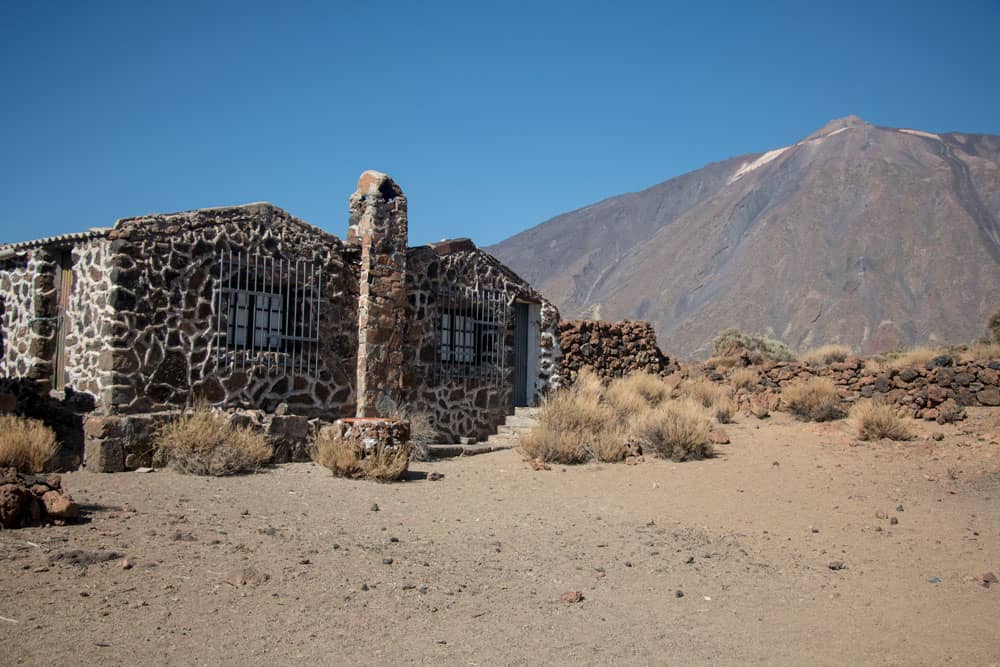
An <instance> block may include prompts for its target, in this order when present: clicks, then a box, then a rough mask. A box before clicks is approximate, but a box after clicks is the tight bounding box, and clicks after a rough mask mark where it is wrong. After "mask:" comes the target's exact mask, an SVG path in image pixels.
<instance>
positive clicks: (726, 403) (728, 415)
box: [712, 395, 736, 424]
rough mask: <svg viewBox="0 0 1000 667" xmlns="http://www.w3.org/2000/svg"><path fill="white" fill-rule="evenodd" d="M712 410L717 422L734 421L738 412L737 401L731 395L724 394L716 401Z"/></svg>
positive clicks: (727, 422)
mask: <svg viewBox="0 0 1000 667" xmlns="http://www.w3.org/2000/svg"><path fill="white" fill-rule="evenodd" d="M712 410H713V411H714V414H715V420H716V421H717V422H719V423H720V424H729V423H732V421H733V415H734V414H736V403H735V402H734V401H733V399H731V398H729V396H725V395H724V396H722V398H720V399H719V400H718V401H716V402H715V404H714V405H713V406H712Z"/></svg>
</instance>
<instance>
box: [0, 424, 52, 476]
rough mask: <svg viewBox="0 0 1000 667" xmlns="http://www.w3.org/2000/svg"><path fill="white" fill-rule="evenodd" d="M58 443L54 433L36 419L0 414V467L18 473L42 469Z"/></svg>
mask: <svg viewBox="0 0 1000 667" xmlns="http://www.w3.org/2000/svg"><path fill="white" fill-rule="evenodd" d="M57 451H59V444H58V443H57V442H56V434H55V433H54V432H53V431H52V429H50V428H49V427H48V426H46V425H45V424H43V423H42V422H41V421H39V420H37V419H26V418H24V417H15V416H11V415H7V416H3V417H0V468H7V467H10V468H16V469H17V471H18V472H21V473H35V472H42V470H44V469H45V464H46V463H48V462H49V461H50V460H51V459H52V457H53V456H55V455H56V452H57Z"/></svg>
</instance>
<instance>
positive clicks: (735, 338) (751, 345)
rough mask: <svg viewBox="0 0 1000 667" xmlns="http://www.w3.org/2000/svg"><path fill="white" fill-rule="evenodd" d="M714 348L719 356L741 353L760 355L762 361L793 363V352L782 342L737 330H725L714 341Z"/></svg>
mask: <svg viewBox="0 0 1000 667" xmlns="http://www.w3.org/2000/svg"><path fill="white" fill-rule="evenodd" d="M712 347H713V348H714V350H715V354H716V355H718V356H723V357H724V356H732V355H735V354H739V353H740V352H744V351H746V352H749V353H751V355H759V356H760V357H761V358H762V360H763V359H768V360H771V361H793V360H794V359H795V355H794V354H793V353H792V350H791V349H790V348H789V347H788V346H787V345H785V344H784V343H782V342H781V341H780V340H775V339H773V338H768V337H767V336H763V335H761V334H746V333H743V332H742V331H740V330H739V329H736V328H730V329H725V330H724V331H722V332H720V333H719V335H718V336H716V337H715V339H714V340H713V341H712Z"/></svg>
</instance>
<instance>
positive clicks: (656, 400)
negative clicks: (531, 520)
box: [521, 373, 736, 463]
mask: <svg viewBox="0 0 1000 667" xmlns="http://www.w3.org/2000/svg"><path fill="white" fill-rule="evenodd" d="M581 376H582V374H581ZM595 380H596V377H594V376H590V377H584V382H582V383H581V382H580V381H579V379H578V380H577V383H576V384H574V385H573V386H572V387H569V388H566V389H562V390H560V391H558V392H556V393H554V394H552V395H550V396H548V397H547V398H546V400H545V402H544V403H543V405H542V411H541V414H540V415H539V425H538V426H537V427H535V428H534V429H532V430H531V431H530V432H528V433H527V434H525V435H524V436H523V437H522V438H521V450H522V451H523V452H524V453H525V454H526V455H527V456H529V457H531V458H540V459H542V460H543V461H549V462H555V463H584V462H586V461H591V460H597V461H607V462H613V461H621V460H622V459H623V458H625V456H626V454H627V452H628V447H627V442H628V441H629V440H630V439H634V440H638V441H639V442H640V443H642V444H643V446H644V448H646V447H648V448H649V449H648V451H649V452H650V453H654V454H657V455H660V456H666V457H667V458H672V459H675V460H678V461H681V460H687V459H694V458H703V457H705V456H708V455H709V454H710V453H711V449H710V445H709V443H708V431H709V429H710V425H709V415H710V414H716V415H717V416H718V418H719V419H720V420H729V419H731V418H732V414H733V413H734V412H735V409H736V408H735V404H733V402H732V400H731V399H730V398H729V397H728V395H726V392H725V390H724V389H721V388H719V387H717V386H715V385H712V383H711V382H709V381H708V380H704V382H706V383H707V384H708V385H710V386H715V387H716V390H715V391H713V392H712V400H711V401H709V407H712V408H713V411H712V412H709V410H707V409H705V408H702V407H701V405H700V403H698V402H695V401H694V400H691V399H684V400H683V401H673V400H670V397H669V394H670V392H669V389H668V387H667V385H666V384H665V383H664V382H663V381H662V380H661V379H660V378H658V377H656V376H653V375H649V374H643V373H635V374H632V375H629V376H627V377H624V378H620V379H617V380H614V381H612V382H611V383H610V384H609V385H608V386H607V387H604V386H603V385H601V384H600V381H599V380H598V381H596V382H595ZM703 391H705V392H707V391H709V390H703ZM716 404H719V410H715V406H716Z"/></svg>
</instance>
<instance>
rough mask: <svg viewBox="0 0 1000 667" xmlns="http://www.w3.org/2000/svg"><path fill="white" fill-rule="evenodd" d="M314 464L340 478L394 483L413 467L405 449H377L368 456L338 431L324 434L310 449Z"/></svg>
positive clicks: (388, 447)
mask: <svg viewBox="0 0 1000 667" xmlns="http://www.w3.org/2000/svg"><path fill="white" fill-rule="evenodd" d="M310 454H311V455H312V459H313V461H315V462H316V463H318V464H319V465H321V466H323V467H325V468H329V469H330V471H331V472H333V474H334V475H336V476H337V477H350V478H352V479H359V478H363V479H368V480H372V481H376V482H391V481H395V480H397V479H399V478H400V477H402V476H403V473H405V472H406V470H407V468H408V467H409V462H410V451H409V448H407V447H402V446H385V445H382V444H379V445H376V446H375V447H373V448H371V450H369V451H367V452H365V453H364V455H363V456H362V453H361V452H360V451H358V448H357V447H356V446H355V444H354V443H353V442H351V441H350V440H347V439H346V438H344V437H342V436H341V435H340V434H339V433H337V431H336V429H334V428H332V427H327V428H324V429H323V430H321V431H320V432H319V433H318V434H317V435H316V439H315V440H314V441H313V443H312V446H311V448H310Z"/></svg>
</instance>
